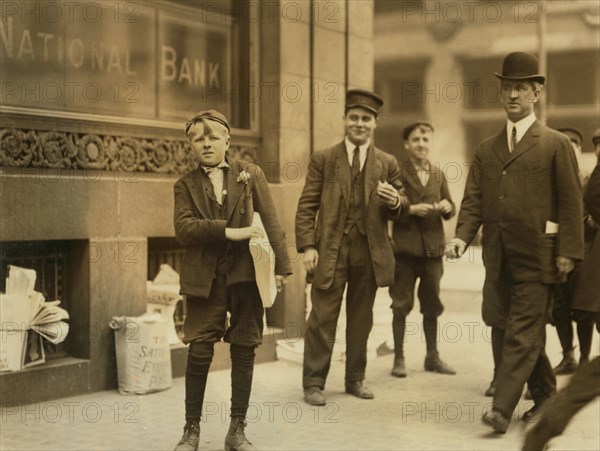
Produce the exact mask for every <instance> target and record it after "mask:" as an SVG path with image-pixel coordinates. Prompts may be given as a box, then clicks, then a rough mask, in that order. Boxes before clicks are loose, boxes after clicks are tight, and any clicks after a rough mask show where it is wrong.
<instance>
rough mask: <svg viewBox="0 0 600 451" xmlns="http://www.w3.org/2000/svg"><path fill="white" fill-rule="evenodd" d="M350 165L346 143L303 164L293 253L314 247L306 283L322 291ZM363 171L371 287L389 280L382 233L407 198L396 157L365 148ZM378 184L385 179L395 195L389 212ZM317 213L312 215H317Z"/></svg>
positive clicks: (341, 220)
mask: <svg viewBox="0 0 600 451" xmlns="http://www.w3.org/2000/svg"><path fill="white" fill-rule="evenodd" d="M350 169H351V168H350V164H349V162H348V154H347V152H346V145H345V143H344V142H343V141H342V142H341V143H339V144H337V145H335V146H333V147H331V148H329V149H326V150H323V151H319V152H316V153H315V154H314V155H313V156H312V158H311V160H310V163H309V165H308V175H307V177H306V184H305V185H304V190H303V191H302V196H301V197H300V201H299V202H298V210H297V212H296V246H297V248H298V251H299V252H303V251H304V249H306V248H307V247H315V248H316V249H317V250H318V252H319V261H318V264H317V268H316V270H315V274H314V278H313V280H312V282H313V284H314V286H315V287H316V288H320V289H327V288H329V287H330V286H331V283H332V282H333V274H334V270H335V265H336V262H337V258H338V252H339V249H340V246H341V243H342V237H343V235H344V225H345V223H346V218H347V216H348V206H349V201H350V199H349V197H350ZM363 171H365V211H364V215H365V225H366V229H367V240H368V242H369V249H370V253H371V262H372V264H373V270H374V273H375V279H376V282H377V285H378V286H380V287H385V286H389V285H391V284H392V283H393V281H394V254H393V250H392V244H391V241H390V238H389V235H388V232H387V221H388V219H389V218H391V217H392V216H398V215H402V214H406V212H407V210H408V199H407V198H406V196H405V195H404V189H403V187H402V182H401V181H400V173H399V168H398V163H397V161H396V159H395V158H394V157H393V156H391V155H389V154H387V153H385V152H383V151H382V150H379V149H377V148H376V147H374V146H373V144H371V146H370V147H369V149H368V151H367V159H366V161H365V165H364V168H363ZM378 181H387V182H388V183H390V184H391V185H393V186H394V187H395V188H396V189H398V192H399V193H400V207H399V208H398V209H396V210H394V211H390V209H389V208H388V207H387V206H386V205H385V204H384V203H383V202H381V200H380V199H379V196H378V195H377V191H376V189H375V188H376V187H377V182H378ZM317 213H318V215H317Z"/></svg>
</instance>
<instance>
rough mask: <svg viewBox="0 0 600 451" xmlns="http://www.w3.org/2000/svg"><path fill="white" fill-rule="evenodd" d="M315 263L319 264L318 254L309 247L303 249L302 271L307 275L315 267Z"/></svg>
mask: <svg viewBox="0 0 600 451" xmlns="http://www.w3.org/2000/svg"><path fill="white" fill-rule="evenodd" d="M317 263H319V253H318V252H317V250H316V249H315V248H314V247H309V248H306V249H304V269H306V272H307V273H309V274H312V272H313V271H314V270H315V268H316V267H317Z"/></svg>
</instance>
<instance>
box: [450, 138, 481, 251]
mask: <svg viewBox="0 0 600 451" xmlns="http://www.w3.org/2000/svg"><path fill="white" fill-rule="evenodd" d="M480 152H481V147H479V148H478V149H477V151H476V152H475V158H474V159H473V163H471V167H470V168H469V175H468V177H467V184H466V186H465V193H464V196H463V200H462V203H461V205H460V213H459V214H458V222H457V224H456V237H457V238H460V239H461V240H463V241H464V242H465V243H467V244H470V243H471V241H473V238H475V235H476V234H477V231H478V230H479V227H480V226H481V222H482V219H481V218H482V208H483V199H482V193H481V182H482V180H481V177H482V169H481V160H480Z"/></svg>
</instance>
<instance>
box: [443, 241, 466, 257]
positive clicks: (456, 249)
mask: <svg viewBox="0 0 600 451" xmlns="http://www.w3.org/2000/svg"><path fill="white" fill-rule="evenodd" d="M466 247H467V243H465V242H464V241H463V240H461V239H460V238H452V239H451V240H450V242H449V243H448V244H447V245H446V252H445V255H446V259H447V260H457V259H459V258H460V257H461V256H462V254H464V253H465V249H466Z"/></svg>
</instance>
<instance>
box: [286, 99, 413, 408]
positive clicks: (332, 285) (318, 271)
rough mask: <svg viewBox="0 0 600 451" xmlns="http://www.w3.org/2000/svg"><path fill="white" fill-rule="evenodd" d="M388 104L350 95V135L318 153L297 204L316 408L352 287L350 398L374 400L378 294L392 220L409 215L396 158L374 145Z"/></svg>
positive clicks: (388, 267) (308, 395)
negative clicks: (371, 364)
mask: <svg viewBox="0 0 600 451" xmlns="http://www.w3.org/2000/svg"><path fill="white" fill-rule="evenodd" d="M382 105H383V100H381V99H380V98H379V97H378V96H377V95H375V94H374V93H372V92H369V91H364V90H359V89H353V90H350V91H348V92H347V94H346V106H345V114H344V125H345V129H346V137H345V138H344V140H343V141H341V142H340V143H339V144H337V145H335V146H333V147H331V148H329V149H325V150H322V151H319V152H315V153H314V154H313V156H312V158H311V160H310V163H309V166H308V174H307V177H306V184H305V186H304V190H303V191H302V195H301V197H300V200H299V202H298V210H297V212H296V241H297V243H296V245H297V248H298V251H299V252H303V253H304V257H303V258H304V266H305V268H306V272H307V274H308V279H309V282H310V281H312V290H311V301H312V310H311V312H310V316H309V318H308V321H307V325H306V332H305V334H304V369H303V381H302V384H303V388H304V399H305V401H306V402H307V403H308V404H311V405H324V404H325V397H324V395H323V392H322V391H323V389H324V387H325V381H326V379H327V374H328V373H329V366H330V363H331V355H332V351H333V345H334V343H335V333H336V327H337V320H338V316H339V313H340V307H341V304H342V297H343V294H344V289H345V288H346V285H347V287H348V291H347V295H346V314H347V327H346V374H345V383H346V392H347V393H349V394H351V395H354V396H356V397H358V398H361V399H372V398H373V397H374V395H373V392H371V390H369V388H367V386H366V385H365V384H364V383H363V380H364V378H365V370H366V366H367V340H368V337H369V333H370V331H371V327H372V326H373V302H374V300H375V293H376V291H377V287H378V286H380V287H384V286H389V285H391V284H392V282H393V280H394V254H393V250H392V245H391V241H390V239H389V237H388V233H387V221H388V219H389V218H393V217H396V216H399V215H402V214H405V213H406V212H407V210H408V199H407V198H406V196H405V195H404V191H403V188H402V182H401V181H400V173H399V168H398V163H397V162H396V159H395V158H394V157H392V156H391V155H389V154H387V153H385V152H383V151H381V150H379V149H377V148H376V147H375V146H374V144H373V131H374V130H375V127H376V126H377V116H378V113H379V108H380V107H381V106H382Z"/></svg>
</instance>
